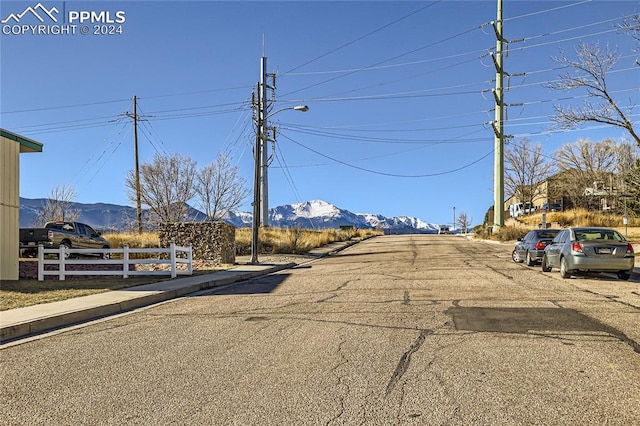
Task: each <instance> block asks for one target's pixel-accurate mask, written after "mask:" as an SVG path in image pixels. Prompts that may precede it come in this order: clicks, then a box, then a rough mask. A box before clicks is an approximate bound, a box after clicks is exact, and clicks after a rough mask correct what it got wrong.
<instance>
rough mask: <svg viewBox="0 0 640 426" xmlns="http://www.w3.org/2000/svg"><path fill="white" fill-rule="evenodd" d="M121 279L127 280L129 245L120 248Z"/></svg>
mask: <svg viewBox="0 0 640 426" xmlns="http://www.w3.org/2000/svg"><path fill="white" fill-rule="evenodd" d="M122 278H129V244H125V245H123V246H122Z"/></svg>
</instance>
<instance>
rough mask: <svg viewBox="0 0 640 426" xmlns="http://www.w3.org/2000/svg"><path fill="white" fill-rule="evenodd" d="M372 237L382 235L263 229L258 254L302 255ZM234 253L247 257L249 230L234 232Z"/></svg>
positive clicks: (364, 231)
mask: <svg viewBox="0 0 640 426" xmlns="http://www.w3.org/2000/svg"><path fill="white" fill-rule="evenodd" d="M373 235H382V233H381V232H379V231H374V230H370V229H353V230H338V229H325V230H318V231H316V230H312V229H300V228H288V229H280V228H263V229H260V232H259V240H260V247H259V252H260V253H266V254H302V253H306V252H308V251H309V250H312V249H314V248H317V247H322V246H324V245H326V244H330V243H334V242H336V241H349V240H351V239H354V238H355V239H362V238H367V237H370V236H373ZM236 252H237V254H238V255H247V254H249V253H250V252H251V229H249V228H241V229H237V230H236Z"/></svg>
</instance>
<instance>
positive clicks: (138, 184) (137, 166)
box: [131, 96, 142, 234]
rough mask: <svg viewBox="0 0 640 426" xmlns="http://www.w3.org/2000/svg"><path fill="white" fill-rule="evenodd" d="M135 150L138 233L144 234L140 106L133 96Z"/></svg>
mask: <svg viewBox="0 0 640 426" xmlns="http://www.w3.org/2000/svg"><path fill="white" fill-rule="evenodd" d="M131 118H133V152H134V157H135V162H136V208H137V217H138V234H142V203H141V202H140V163H139V161H138V107H137V99H136V97H135V96H134V97H133V116H132V117H131Z"/></svg>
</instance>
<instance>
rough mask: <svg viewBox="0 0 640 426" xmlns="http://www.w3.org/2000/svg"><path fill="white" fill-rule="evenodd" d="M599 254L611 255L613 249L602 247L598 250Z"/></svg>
mask: <svg viewBox="0 0 640 426" xmlns="http://www.w3.org/2000/svg"><path fill="white" fill-rule="evenodd" d="M597 252H598V254H611V248H609V247H600V248H599V249H598V250H597Z"/></svg>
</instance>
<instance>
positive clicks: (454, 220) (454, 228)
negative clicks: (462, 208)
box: [453, 207, 456, 231]
mask: <svg viewBox="0 0 640 426" xmlns="http://www.w3.org/2000/svg"><path fill="white" fill-rule="evenodd" d="M453 230H454V231H455V230H456V208H455V207H454V208H453Z"/></svg>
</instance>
